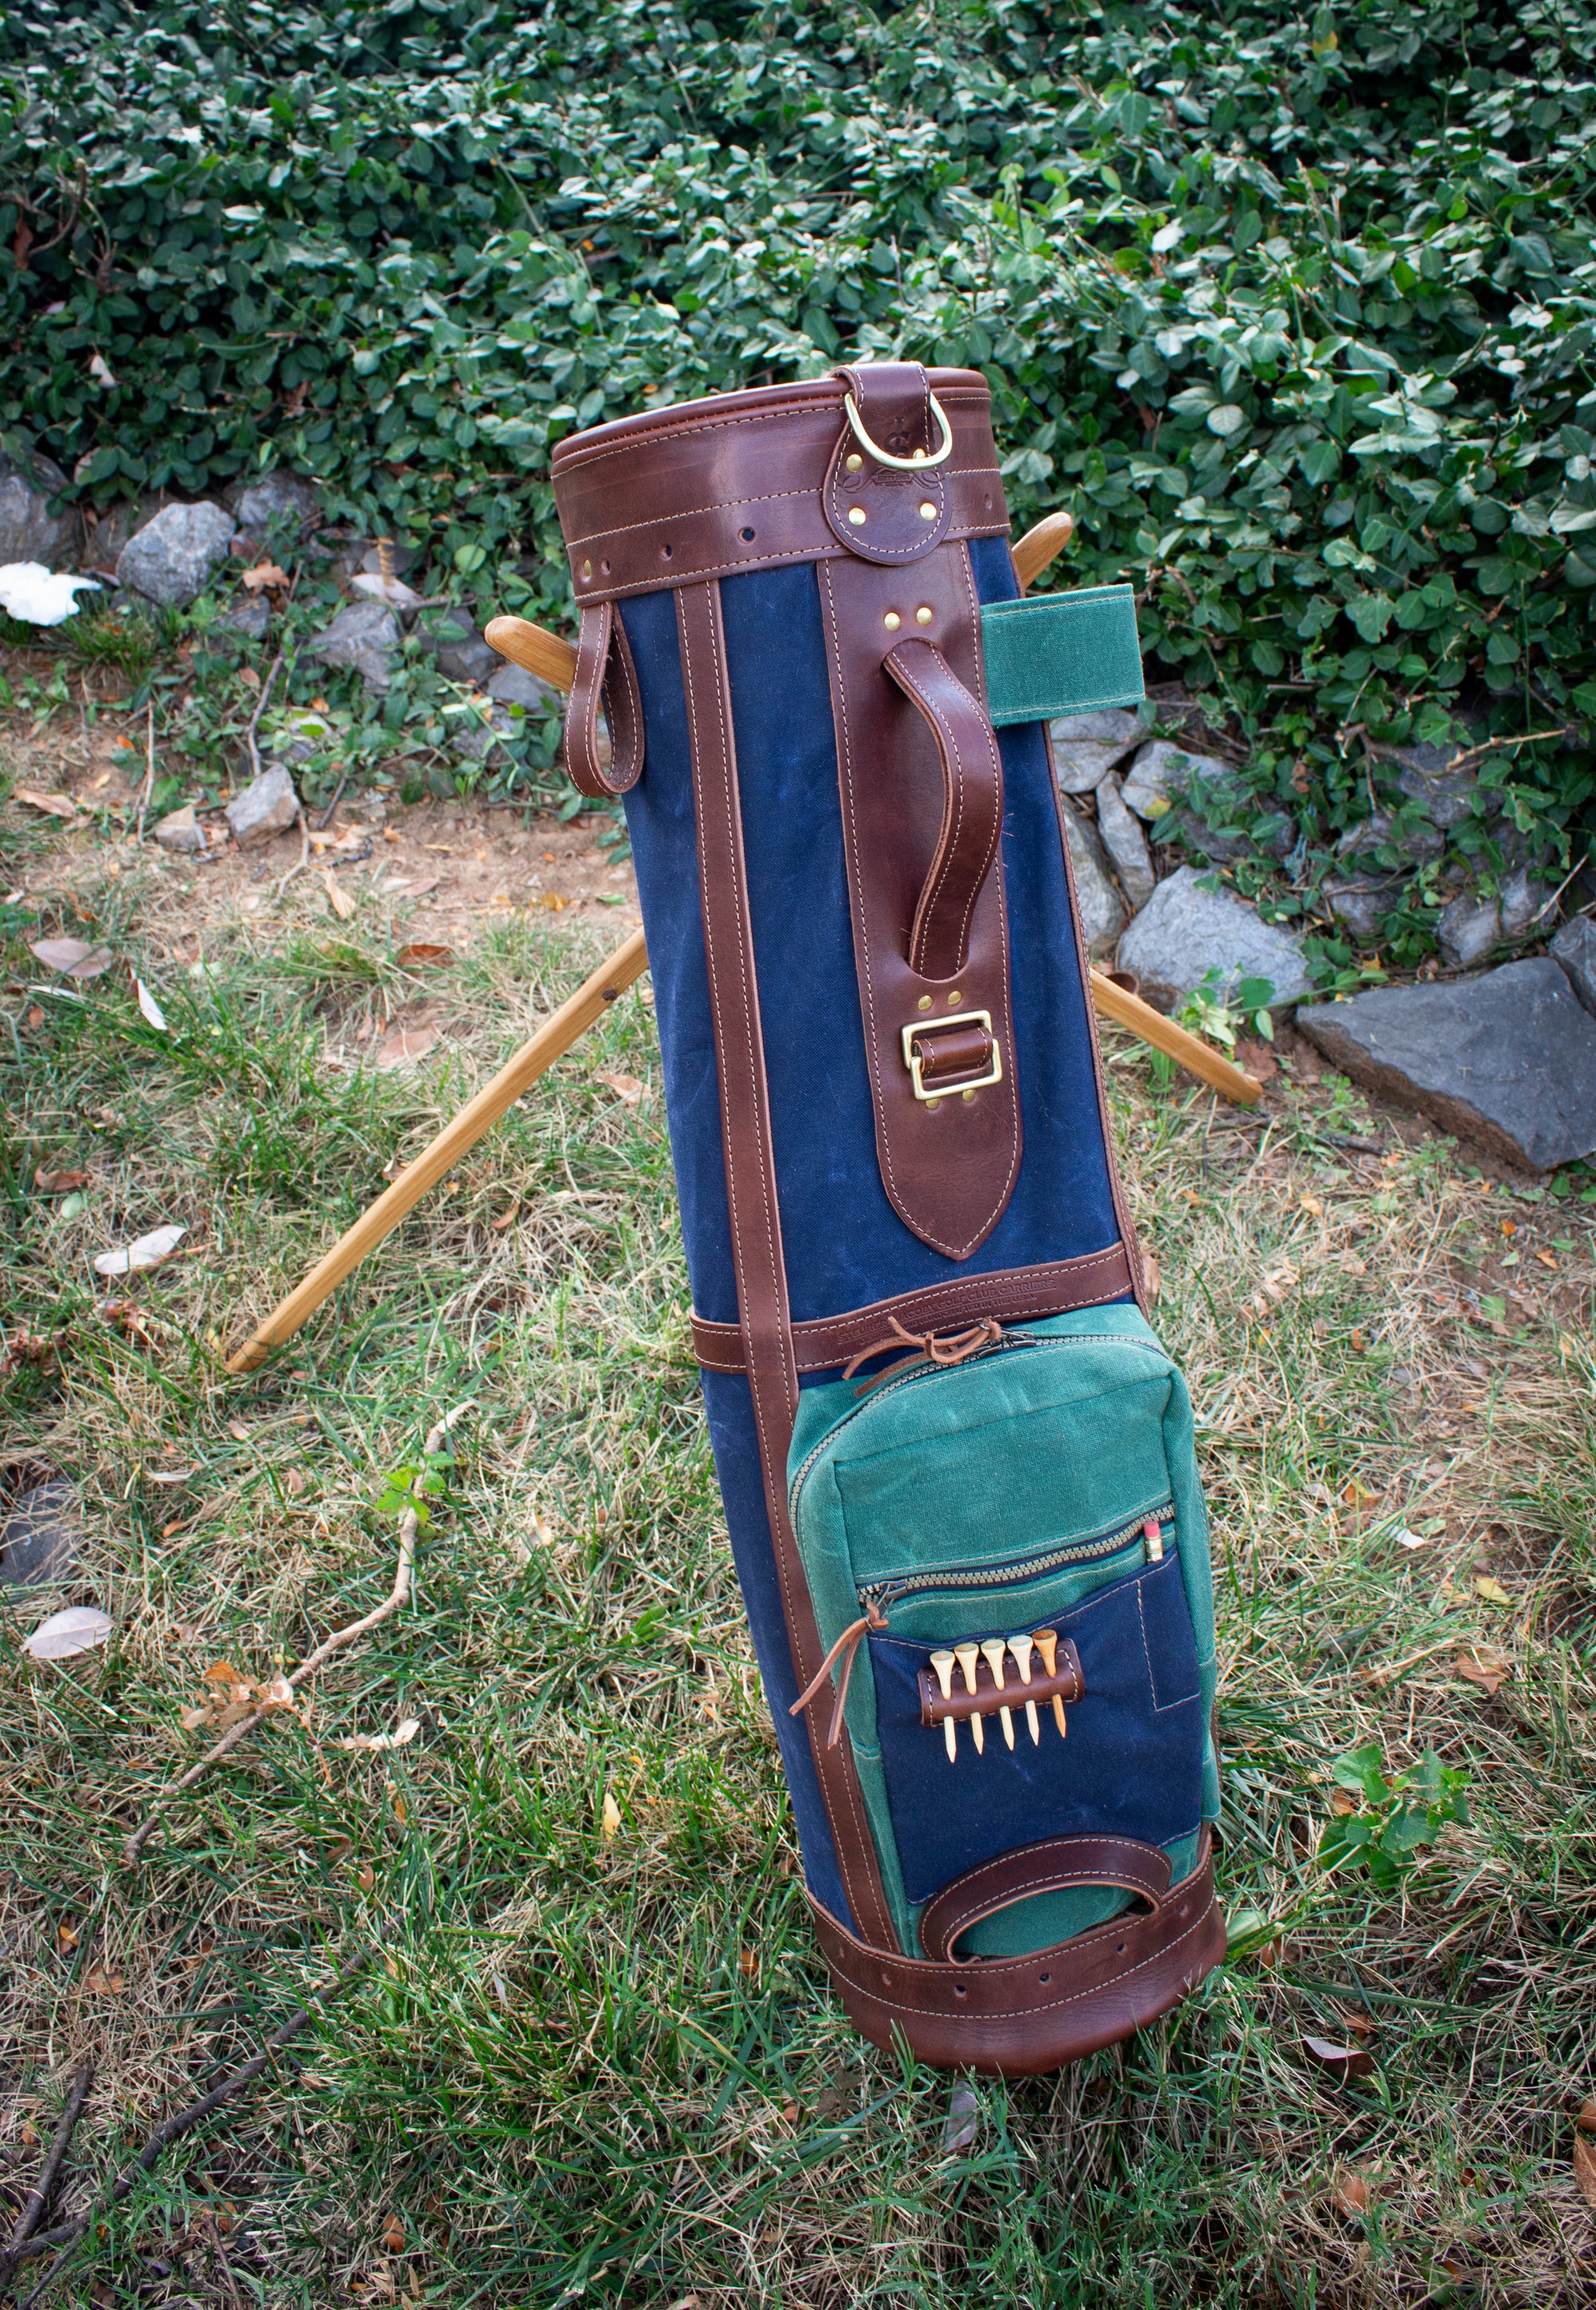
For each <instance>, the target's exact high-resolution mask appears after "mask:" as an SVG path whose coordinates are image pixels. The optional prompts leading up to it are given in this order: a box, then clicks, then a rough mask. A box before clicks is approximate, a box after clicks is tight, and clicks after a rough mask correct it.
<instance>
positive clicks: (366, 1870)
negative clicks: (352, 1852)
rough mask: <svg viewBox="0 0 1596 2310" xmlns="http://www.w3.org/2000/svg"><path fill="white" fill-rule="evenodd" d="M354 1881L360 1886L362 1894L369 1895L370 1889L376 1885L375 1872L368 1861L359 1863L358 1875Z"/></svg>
mask: <svg viewBox="0 0 1596 2310" xmlns="http://www.w3.org/2000/svg"><path fill="white" fill-rule="evenodd" d="M356 1881H357V1882H358V1884H359V1885H360V1890H361V1892H362V1893H369V1892H370V1890H371V1889H372V1887H373V1886H374V1885H375V1884H376V1882H377V1871H376V1870H375V1869H373V1867H372V1866H371V1863H369V1861H362V1862H361V1863H360V1874H359V1877H358V1879H357V1880H356Z"/></svg>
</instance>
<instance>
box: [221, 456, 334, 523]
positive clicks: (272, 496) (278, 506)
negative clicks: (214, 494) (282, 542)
mask: <svg viewBox="0 0 1596 2310" xmlns="http://www.w3.org/2000/svg"><path fill="white" fill-rule="evenodd" d="M233 511H234V513H235V514H236V515H237V516H238V517H239V528H240V529H247V530H249V531H250V532H251V533H252V534H254V535H255V536H256V537H264V536H265V534H266V532H267V531H268V530H269V529H270V528H271V526H272V525H273V522H283V521H288V520H291V521H292V522H293V524H294V526H295V528H296V529H297V530H298V532H299V535H300V536H303V535H304V534H305V532H306V531H307V530H308V528H309V527H310V525H311V524H312V523H313V522H314V521H315V520H316V518H317V516H318V514H319V513H320V512H321V499H320V497H319V495H318V494H317V488H316V484H315V482H310V481H307V479H306V478H305V476H304V474H303V473H291V472H290V471H289V469H288V467H287V466H286V465H274V466H273V469H272V471H271V472H270V473H261V474H259V475H257V476H256V479H255V480H254V481H253V482H247V483H246V484H245V485H244V487H243V488H242V489H240V490H239V492H238V494H237V496H236V497H235V498H234V499H233Z"/></svg>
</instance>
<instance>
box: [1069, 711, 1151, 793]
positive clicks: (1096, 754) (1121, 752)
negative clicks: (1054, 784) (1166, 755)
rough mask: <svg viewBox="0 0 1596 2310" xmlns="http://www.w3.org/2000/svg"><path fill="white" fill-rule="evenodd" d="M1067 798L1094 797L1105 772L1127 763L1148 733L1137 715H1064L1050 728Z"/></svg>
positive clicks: (1118, 713)
mask: <svg viewBox="0 0 1596 2310" xmlns="http://www.w3.org/2000/svg"><path fill="white" fill-rule="evenodd" d="M1048 734H1049V735H1050V736H1051V738H1052V740H1053V756H1054V762H1055V763H1056V764H1057V767H1058V782H1059V790H1060V792H1061V793H1063V794H1090V793H1091V791H1092V789H1093V787H1094V786H1097V785H1098V784H1099V782H1100V781H1101V779H1102V777H1103V775H1104V773H1105V771H1107V770H1112V769H1114V768H1115V766H1116V764H1118V763H1120V762H1123V760H1124V759H1125V756H1126V755H1127V754H1128V753H1129V752H1130V751H1131V750H1132V747H1133V746H1138V745H1140V744H1141V741H1142V739H1143V738H1145V737H1146V735H1147V732H1146V729H1145V728H1144V727H1143V725H1142V724H1141V722H1140V721H1139V720H1138V718H1137V716H1135V715H1134V714H1126V713H1123V712H1122V711H1121V710H1120V709H1119V708H1114V707H1110V708H1107V709H1106V710H1105V711H1104V712H1102V713H1100V714H1063V715H1061V716H1059V719H1058V720H1057V721H1056V722H1053V723H1050V724H1049V725H1048Z"/></svg>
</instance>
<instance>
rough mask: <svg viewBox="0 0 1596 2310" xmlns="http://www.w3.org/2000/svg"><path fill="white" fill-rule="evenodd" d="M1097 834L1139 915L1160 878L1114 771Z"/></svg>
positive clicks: (1100, 797)
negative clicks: (1121, 792)
mask: <svg viewBox="0 0 1596 2310" xmlns="http://www.w3.org/2000/svg"><path fill="white" fill-rule="evenodd" d="M1126 718H1127V720H1128V719H1129V718H1130V717H1129V716H1127V717H1126ZM1097 832H1098V833H1099V835H1100V836H1101V837H1102V838H1103V847H1104V849H1105V850H1106V851H1107V853H1108V855H1109V857H1110V858H1111V859H1112V860H1113V861H1114V871H1115V873H1116V874H1117V875H1118V876H1119V883H1120V888H1121V890H1123V892H1124V894H1125V896H1126V898H1127V899H1129V900H1130V902H1131V912H1132V914H1133V915H1134V914H1139V913H1140V912H1141V908H1142V907H1145V906H1146V904H1147V902H1148V900H1149V899H1150V898H1151V897H1152V894H1153V889H1154V886H1155V884H1156V883H1157V881H1158V876H1157V875H1156V874H1155V873H1153V862H1152V858H1151V855H1150V854H1149V850H1148V847H1147V837H1146V835H1145V834H1143V832H1142V831H1141V821H1139V820H1138V819H1137V818H1136V817H1135V816H1134V815H1133V814H1132V812H1130V811H1128V810H1127V809H1126V808H1125V805H1124V802H1123V797H1122V795H1121V794H1120V785H1119V780H1118V779H1117V778H1116V777H1115V775H1114V772H1113V771H1112V770H1110V771H1109V773H1108V775H1107V777H1106V778H1105V779H1104V781H1103V783H1102V785H1101V786H1099V787H1098V788H1097Z"/></svg>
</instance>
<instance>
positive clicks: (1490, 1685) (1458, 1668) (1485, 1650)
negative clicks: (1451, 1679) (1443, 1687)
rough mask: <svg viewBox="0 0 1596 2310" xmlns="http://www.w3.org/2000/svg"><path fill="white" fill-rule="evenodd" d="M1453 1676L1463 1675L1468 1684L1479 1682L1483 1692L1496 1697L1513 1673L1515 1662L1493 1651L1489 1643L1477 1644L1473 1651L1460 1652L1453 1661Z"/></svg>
mask: <svg viewBox="0 0 1596 2310" xmlns="http://www.w3.org/2000/svg"><path fill="white" fill-rule="evenodd" d="M1452 1672H1453V1676H1461V1677H1462V1679H1463V1681H1464V1682H1465V1683H1466V1684H1477V1685H1478V1686H1479V1689H1480V1690H1481V1692H1483V1693H1486V1694H1488V1695H1489V1696H1490V1697H1491V1698H1495V1696H1496V1693H1497V1692H1498V1691H1499V1690H1500V1689H1501V1688H1502V1686H1503V1685H1504V1684H1505V1683H1506V1681H1507V1680H1508V1678H1509V1677H1510V1676H1511V1675H1512V1674H1513V1663H1512V1662H1511V1661H1510V1660H1505V1659H1504V1658H1503V1656H1502V1654H1500V1653H1496V1652H1492V1651H1491V1649H1490V1647H1489V1646H1487V1645H1476V1646H1474V1649H1473V1650H1472V1652H1467V1653H1460V1654H1458V1656H1457V1658H1456V1660H1454V1661H1453V1663H1452Z"/></svg>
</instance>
